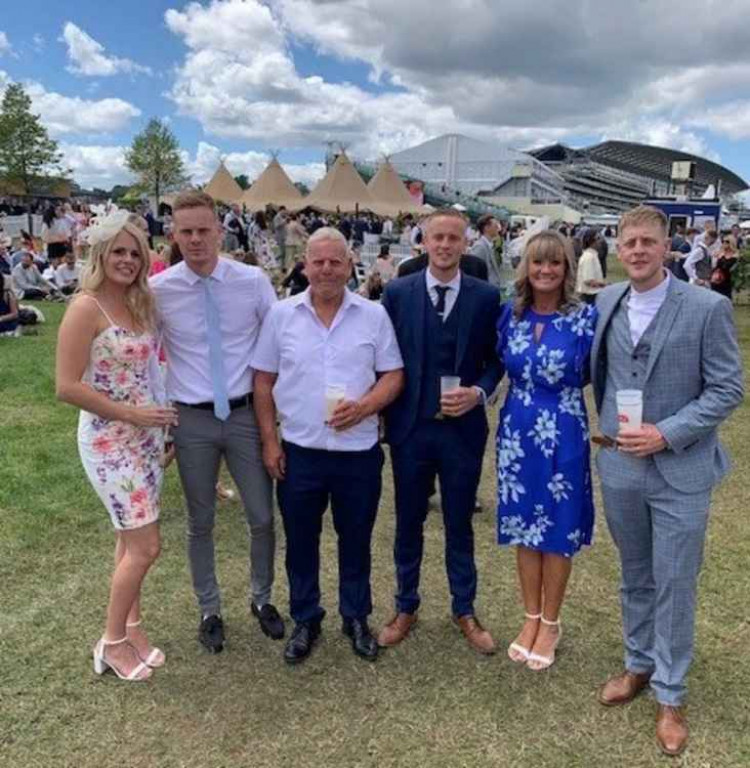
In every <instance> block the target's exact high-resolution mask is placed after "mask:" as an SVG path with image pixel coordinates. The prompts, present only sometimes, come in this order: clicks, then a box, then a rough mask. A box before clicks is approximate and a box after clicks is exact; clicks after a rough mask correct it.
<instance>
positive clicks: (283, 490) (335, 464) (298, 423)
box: [252, 227, 404, 664]
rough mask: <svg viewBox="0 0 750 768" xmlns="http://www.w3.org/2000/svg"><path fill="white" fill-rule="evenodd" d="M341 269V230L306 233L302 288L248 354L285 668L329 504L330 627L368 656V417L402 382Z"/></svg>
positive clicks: (392, 344) (273, 315) (297, 652)
mask: <svg viewBox="0 0 750 768" xmlns="http://www.w3.org/2000/svg"><path fill="white" fill-rule="evenodd" d="M351 268H352V262H351V257H350V255H349V251H348V247H347V243H346V240H345V239H344V237H343V235H342V234H341V233H340V232H339V231H338V230H336V229H333V228H330V227H324V228H322V229H319V230H318V231H317V232H315V234H313V235H312V236H311V237H310V240H309V241H308V246H307V253H306V255H305V273H306V274H307V277H308V279H309V281H310V287H309V288H308V289H307V290H306V291H304V293H301V294H298V295H296V296H292V297H290V298H288V299H286V300H284V301H281V302H279V303H278V304H276V305H275V306H274V307H272V309H271V311H270V312H269V313H268V316H267V317H266V319H265V321H264V324H263V330H262V332H261V337H260V340H259V342H258V345H257V347H256V349H255V352H254V354H253V358H252V365H253V368H254V369H255V411H256V414H257V416H258V422H259V424H260V428H261V435H262V440H263V460H264V462H265V464H266V467H267V468H268V471H269V472H270V473H271V475H272V476H273V477H275V478H276V479H277V480H278V487H277V491H278V499H279V506H280V508H281V515H282V519H283V521H284V529H285V531H286V541H287V557H286V568H287V576H288V578H289V593H290V608H291V609H290V613H291V615H292V618H293V619H294V621H295V623H296V626H295V629H294V632H293V633H292V635H291V638H290V640H289V642H288V643H287V646H286V649H285V651H284V659H285V661H287V662H288V663H290V664H295V663H298V662H300V661H303V660H304V659H305V658H306V657H307V656H308V655H309V653H310V651H311V650H312V648H313V645H314V644H315V641H316V640H317V638H318V635H319V634H320V624H321V621H322V619H323V617H324V615H325V612H324V611H323V609H322V608H321V606H320V586H319V567H320V561H319V548H320V531H321V525H322V518H323V514H324V512H325V510H326V508H327V506H328V503H329V501H330V503H331V511H332V514H333V524H334V527H335V528H336V532H337V534H338V540H339V541H338V552H339V611H340V613H341V616H342V618H343V626H342V630H343V632H344V634H346V635H347V636H349V637H350V638H351V642H352V648H353V650H354V652H355V653H356V654H357V655H358V656H361V657H362V658H365V659H368V660H374V659H375V658H376V657H377V653H378V646H377V643H376V641H375V638H374V637H373V636H372V634H371V632H370V629H369V626H368V624H367V617H368V615H369V614H370V612H371V611H372V599H371V593H370V542H371V537H372V529H373V526H374V524H375V517H376V514H377V510H378V502H379V500H380V491H381V471H382V466H383V452H382V450H381V448H380V445H379V443H378V417H377V414H378V413H379V412H380V411H381V410H382V409H383V408H385V407H386V406H387V405H389V404H390V403H391V402H392V401H393V400H394V399H395V398H396V397H397V396H398V394H399V392H400V391H401V389H402V388H403V382H404V377H403V370H402V369H403V362H402V359H401V353H400V351H399V348H398V343H397V342H396V336H395V333H394V330H393V326H392V324H391V321H390V319H389V317H388V315H387V314H386V312H385V310H384V309H383V308H382V307H381V306H380V305H379V304H376V303H374V302H370V301H367V300H366V299H363V298H362V297H360V296H357V295H355V294H353V293H351V292H350V291H348V290H347V288H346V283H347V281H348V279H349V276H350V274H351ZM336 390H337V391H336ZM336 398H338V399H339V402H338V404H337V405H336V404H335V399H336ZM327 402H328V405H327ZM277 415H278V417H279V419H280V421H281V442H280V441H279V437H278V435H277V431H276V417H277Z"/></svg>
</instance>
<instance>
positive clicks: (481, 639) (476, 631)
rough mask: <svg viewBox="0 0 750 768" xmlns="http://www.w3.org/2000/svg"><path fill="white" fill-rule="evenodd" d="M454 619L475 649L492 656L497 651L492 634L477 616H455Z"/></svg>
mask: <svg viewBox="0 0 750 768" xmlns="http://www.w3.org/2000/svg"><path fill="white" fill-rule="evenodd" d="M453 621H454V622H455V624H456V625H457V626H458V628H459V629H460V630H461V632H462V633H463V636H464V637H465V638H466V641H467V642H468V643H469V645H470V646H471V647H472V648H473V649H474V650H475V651H477V652H478V653H481V654H483V655H485V656H492V654H493V653H495V651H496V650H497V646H496V645H495V641H494V640H493V639H492V635H491V634H490V633H489V632H488V631H487V630H486V629H485V628H484V627H483V626H482V625H481V624H480V623H479V621H478V620H477V618H476V617H475V616H454V617H453Z"/></svg>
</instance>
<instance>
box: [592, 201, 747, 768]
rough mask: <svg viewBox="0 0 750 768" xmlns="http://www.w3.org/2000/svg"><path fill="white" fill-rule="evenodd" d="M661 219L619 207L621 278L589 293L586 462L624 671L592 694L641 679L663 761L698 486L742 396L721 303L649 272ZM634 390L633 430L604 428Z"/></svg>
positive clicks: (687, 657) (700, 522)
mask: <svg viewBox="0 0 750 768" xmlns="http://www.w3.org/2000/svg"><path fill="white" fill-rule="evenodd" d="M668 250H669V239H668V237H667V220H666V217H665V216H664V214H662V213H661V212H660V211H658V210H657V209H655V208H650V207H648V206H640V207H638V208H636V209H634V210H632V211H630V212H629V213H626V214H625V215H624V216H623V217H622V219H621V221H620V227H619V238H618V252H619V258H620V260H621V261H622V263H623V265H624V267H625V270H626V272H627V273H628V276H629V278H630V281H629V282H627V283H618V284H616V285H612V286H609V287H608V288H606V289H604V290H603V291H602V292H601V293H600V294H599V296H598V297H597V307H598V309H599V324H598V327H597V332H596V336H595V338H594V345H593V349H592V361H591V365H592V381H593V385H594V394H595V397H596V405H597V409H598V411H599V414H600V418H599V423H600V428H601V431H602V433H603V435H604V439H605V440H606V439H607V438H610V439H611V440H612V441H613V442H614V441H616V443H617V449H615V448H614V447H604V448H602V449H601V450H600V451H599V454H598V456H597V467H598V470H599V475H600V478H601V482H602V495H603V498H604V507H605V513H606V517H607V524H608V526H609V529H610V532H611V533H612V538H613V539H614V541H615V544H616V545H617V548H618V550H619V552H620V561H621V566H622V585H621V599H622V617H623V634H624V640H625V671H624V672H623V673H622V674H620V675H617V676H616V677H613V678H611V679H610V680H609V681H607V683H606V684H605V685H604V687H603V688H602V690H601V692H600V694H599V700H600V701H601V703H602V704H605V705H608V706H611V705H616V704H624V703H627V702H629V701H631V700H632V699H633V698H634V697H635V696H636V695H637V694H638V693H639V692H640V691H641V690H642V689H643V688H645V687H646V686H648V685H649V684H650V686H651V689H652V690H653V692H654V695H655V698H656V701H657V704H658V714H657V726H656V736H657V740H658V742H659V745H660V747H661V749H662V751H663V752H665V753H666V754H670V755H673V754H679V753H680V752H681V751H682V750H683V749H684V747H685V744H686V742H687V737H688V729H687V723H686V721H685V716H684V712H683V711H682V710H681V706H682V704H683V698H684V695H685V676H686V675H687V671H688V667H689V665H690V661H691V658H692V653H693V635H694V619H695V600H696V586H697V580H698V574H699V571H700V567H701V561H702V557H703V542H704V539H705V534H706V525H707V522H708V511H709V503H710V497H711V490H712V488H713V487H714V486H715V485H716V484H717V483H718V482H719V480H721V478H722V477H723V476H724V475H725V474H726V473H727V471H728V469H729V461H728V459H727V456H726V454H725V452H724V450H723V448H722V447H721V445H720V443H719V440H718V436H717V428H718V426H719V424H721V422H722V421H724V419H726V418H727V416H728V415H729V414H730V413H731V411H732V410H733V409H734V408H735V407H737V405H738V404H739V403H740V402H741V400H742V397H743V384H742V369H741V365H740V354H739V349H738V346H737V338H736V332H735V328H734V321H733V316H732V305H731V303H730V302H729V301H728V300H726V299H724V298H723V297H722V296H719V295H718V294H716V293H713V292H712V291H710V290H706V289H705V288H698V287H695V286H691V285H687V284H685V283H684V282H681V281H679V280H676V279H674V278H673V277H671V276H670V275H669V273H668V272H667V271H666V270H665V269H664V267H663V260H664V257H665V255H666V253H667V252H668ZM621 389H640V390H642V391H643V426H642V427H641V429H639V430H627V431H626V430H623V431H622V432H619V434H618V415H617V405H616V398H615V393H616V391H617V390H621Z"/></svg>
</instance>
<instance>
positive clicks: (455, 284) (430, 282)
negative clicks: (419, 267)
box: [425, 266, 461, 293]
mask: <svg viewBox="0 0 750 768" xmlns="http://www.w3.org/2000/svg"><path fill="white" fill-rule="evenodd" d="M425 277H426V280H427V290H428V291H430V290H432V289H433V288H434V287H435V286H436V285H442V286H447V287H448V288H453V290H454V291H455V292H456V293H458V292H459V291H460V290H461V270H460V269H459V270H458V271H457V272H456V276H455V277H454V278H453V279H452V280H451V281H450V282H447V283H443V282H441V281H440V280H438V279H437V278H436V277H435V275H433V274H432V272H430V268H429V266H428V267H427V269H425Z"/></svg>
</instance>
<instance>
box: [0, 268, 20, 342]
mask: <svg viewBox="0 0 750 768" xmlns="http://www.w3.org/2000/svg"><path fill="white" fill-rule="evenodd" d="M0 287H1V288H2V290H0V336H20V332H19V331H20V326H19V324H18V301H17V300H16V297H15V294H14V293H13V291H12V290H11V279H10V277H9V276H8V275H0Z"/></svg>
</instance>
